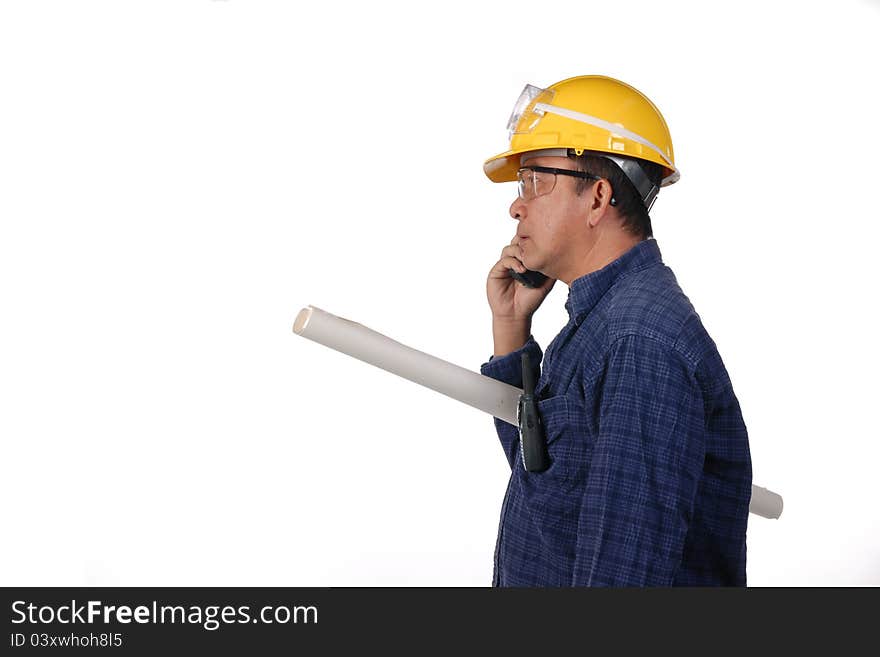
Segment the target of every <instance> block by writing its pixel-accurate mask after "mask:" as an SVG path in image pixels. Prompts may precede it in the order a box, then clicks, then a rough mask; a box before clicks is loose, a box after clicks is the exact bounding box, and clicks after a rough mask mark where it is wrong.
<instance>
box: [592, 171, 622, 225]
mask: <svg viewBox="0 0 880 657" xmlns="http://www.w3.org/2000/svg"><path fill="white" fill-rule="evenodd" d="M613 195H614V190H613V189H612V187H611V183H610V182H608V180H606V179H605V178H600V179H599V180H597V181H596V182H595V183H594V184H593V186H592V187H591V188H590V194H587V203H588V204H589V205H588V207H587V221H588V222H589V223H590V225H591V226H593V227H595V226H596V225H597V224H598V223H599V222H600V221H601V220H602V217H604V216H605V215H606V214H607V213H608V208H609V207H613V206H612V204H611V201H612V199H613V198H614V196H613ZM615 204H616V202H615Z"/></svg>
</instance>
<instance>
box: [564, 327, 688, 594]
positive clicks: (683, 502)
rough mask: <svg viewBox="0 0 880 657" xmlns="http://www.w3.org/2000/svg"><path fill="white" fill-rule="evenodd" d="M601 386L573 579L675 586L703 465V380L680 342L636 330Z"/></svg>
mask: <svg viewBox="0 0 880 657" xmlns="http://www.w3.org/2000/svg"><path fill="white" fill-rule="evenodd" d="M601 385H602V390H601V393H600V395H599V399H598V408H599V418H598V424H599V432H598V437H597V439H596V444H595V446H594V449H593V454H592V458H591V462H590V466H589V473H588V479H587V487H586V490H585V493H584V496H583V499H582V500H581V508H580V512H579V519H578V540H577V551H576V556H575V567H574V573H573V581H572V585H573V586H669V585H671V584H672V580H673V578H674V576H675V573H676V571H677V569H678V567H679V564H680V563H681V558H682V551H683V547H684V541H685V537H686V536H687V532H688V526H689V523H690V518H691V514H692V512H693V503H694V497H695V495H696V490H697V484H698V482H699V480H700V477H701V474H702V468H703V459H704V454H705V444H704V423H705V419H704V411H703V401H702V395H701V393H700V389H699V384H698V383H697V381H696V380H695V379H694V377H693V374H692V372H691V371H690V369H689V368H688V366H687V364H686V362H685V361H684V360H683V359H682V358H681V357H680V356H679V355H678V354H677V353H675V352H674V351H672V350H671V349H670V348H668V347H666V346H664V345H662V344H660V343H659V342H657V341H655V340H652V339H650V338H645V337H641V336H626V337H623V338H620V339H619V340H618V341H617V342H615V343H614V344H613V345H612V347H611V349H610V351H609V356H608V360H607V365H606V371H605V375H604V381H603V382H602V384H601Z"/></svg>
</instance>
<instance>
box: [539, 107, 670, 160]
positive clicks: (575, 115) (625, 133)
mask: <svg viewBox="0 0 880 657" xmlns="http://www.w3.org/2000/svg"><path fill="white" fill-rule="evenodd" d="M534 111H535V112H536V113H537V112H550V113H551V114H557V115H559V116H563V117H565V118H567V119H571V120H573V121H580V122H581V123H586V124H588V125H592V126H596V127H597V128H602V129H603V130H607V131H608V132H611V133H613V134H616V135H620V136H621V137H626V138H627V139H630V140H632V141H634V142H638V143H639V144H642V146H647V147H648V148H650V149H651V150H652V151H654V152H655V153H657V155H659V156H660V157H662V158H663V161H664V162H666V164H667V165H668V166H669V168H670V169H672V170H673V171H675V170H676V169H675V165H674V164H673V163H672V160H670V159H669V157H668V156H667V155H666V154H665V153H664V152H663V151H661V150H660V149H659V148H658V147H657V146H656V145H655V144H652V143H651V142H650V141H648V140H647V139H645V138H644V137H642V136H641V135H637V134H636V133H635V132H633V131H632V130H627V129H626V128H624V127H622V126H619V125H616V124H614V123H611V122H610V121H605V120H604V119H600V118H599V117H597V116H591V115H590V114H583V113H581V112H575V111H574V110H570V109H566V108H564V107H559V106H557V105H550V104H548V103H536V104H535V109H534Z"/></svg>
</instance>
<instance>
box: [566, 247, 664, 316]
mask: <svg viewBox="0 0 880 657" xmlns="http://www.w3.org/2000/svg"><path fill="white" fill-rule="evenodd" d="M659 262H662V260H661V256H660V247H659V246H657V240H655V239H654V238H648V239H646V240H643V241H641V242H639V243H638V244H636V245H635V246H634V247H632V248H631V249H630V250H629V251H627V252H626V253H624V254H623V255H622V256H620V257H619V258H618V259H617V260H615V261H614V262H611V263H609V264H607V265H605V266H604V267H602V269H599V270H597V271H594V272H591V273H589V274H586V275H584V276H581V277H580V278H577V279H575V280H574V281H572V283H571V287H570V289H569V291H568V301H566V302H565V309H566V310H567V311H568V317H569V319H573V320H574V321H575V323H576V324H580V323H581V322H582V321H584V318H585V317H586V316H587V314H588V313H589V312H590V311H591V310H592V309H593V308H594V307H595V306H596V304H597V303H598V302H599V299H601V298H602V297H603V296H605V293H606V292H607V291H608V290H609V289H611V286H612V285H614V283H615V282H617V280H618V279H620V278H622V277H623V276H625V275H627V274H631V273H633V272H636V271H639V270H640V269H645V268H646V267H650V266H651V265H654V264H657V263H659Z"/></svg>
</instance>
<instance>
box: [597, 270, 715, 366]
mask: <svg viewBox="0 0 880 657" xmlns="http://www.w3.org/2000/svg"><path fill="white" fill-rule="evenodd" d="M609 292H610V298H609V301H608V304H607V306H606V308H605V315H606V321H607V327H608V343H609V345H610V344H614V343H615V342H616V341H617V340H619V339H621V338H624V337H627V336H638V337H642V338H647V339H650V340H653V341H655V342H659V343H660V344H662V345H664V346H665V347H666V348H668V349H670V350H673V351H676V352H678V353H679V354H680V355H681V356H682V357H684V358H685V359H686V360H688V361H689V362H690V363H692V364H694V365H696V363H697V362H698V361H699V359H700V357H701V356H702V355H703V354H704V353H705V351H706V348H707V347H708V346H709V344H710V343H711V338H710V337H709V335H708V334H707V333H706V330H705V329H704V328H703V325H702V322H701V320H700V316H699V315H698V314H697V312H696V310H695V309H694V306H693V304H692V303H691V301H690V299H689V298H688V297H687V295H685V293H684V291H683V290H682V289H681V287H680V286H679V284H678V281H677V279H676V277H675V274H674V273H673V272H672V270H671V269H670V268H669V267H667V266H666V265H665V264H663V263H662V262H661V263H657V264H655V265H652V266H650V267H646V268H644V269H641V270H639V271H636V272H632V273H631V274H628V275H626V276H623V277H622V278H621V279H620V280H619V281H617V282H616V283H615V285H614V286H613V287H612V288H611V290H610V291H609Z"/></svg>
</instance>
